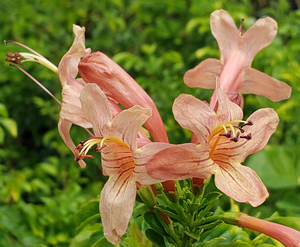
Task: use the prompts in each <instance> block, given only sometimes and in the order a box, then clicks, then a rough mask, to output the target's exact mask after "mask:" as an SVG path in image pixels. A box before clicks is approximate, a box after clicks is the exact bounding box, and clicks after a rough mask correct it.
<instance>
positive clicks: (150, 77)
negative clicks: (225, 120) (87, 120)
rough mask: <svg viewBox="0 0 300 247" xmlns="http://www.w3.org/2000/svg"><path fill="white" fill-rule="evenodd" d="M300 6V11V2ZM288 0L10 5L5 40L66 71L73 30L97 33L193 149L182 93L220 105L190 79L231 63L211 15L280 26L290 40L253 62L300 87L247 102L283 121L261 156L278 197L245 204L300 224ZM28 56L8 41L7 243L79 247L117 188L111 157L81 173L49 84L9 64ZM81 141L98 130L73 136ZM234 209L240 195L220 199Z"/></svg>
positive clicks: (297, 16)
mask: <svg viewBox="0 0 300 247" xmlns="http://www.w3.org/2000/svg"><path fill="white" fill-rule="evenodd" d="M297 2H298V5H297ZM299 7H300V6H299V1H292V0H290V1H287V0H276V1H271V0H253V1H250V0H242V1H237V0H236V1H226V0H176V1H170V0H152V1H146V0H132V1H129V0H101V1H95V0H85V1H82V0H72V1H60V0H52V1H50V0H39V1H38V0H34V1H33V0H26V1H25V0H19V1H11V0H1V1H0V11H1V15H0V40H15V41H18V42H21V43H24V44H26V45H27V46H29V47H31V48H33V49H34V50H36V51H37V52H39V53H40V54H42V55H43V56H45V57H46V58H48V59H49V60H50V61H52V62H53V63H54V64H56V65H58V63H59V61H60V59H61V57H62V56H63V55H64V53H66V51H67V50H68V49H69V47H70V45H71V44H72V41H73V38H74V36H73V33H72V24H73V23H75V24H77V25H80V26H85V27H86V47H91V48H92V51H98V50H100V51H102V52H104V53H105V54H107V55H108V56H109V57H111V58H113V59H114V60H115V61H116V62H117V63H118V64H120V65H121V66H122V67H123V68H124V69H125V70H126V71H127V72H128V73H129V74H130V75H131V76H132V77H133V78H135V79H136V81H137V82H138V83H139V84H140V85H141V86H142V87H143V88H144V89H145V90H146V91H147V92H148V93H149V95H150V96H151V97H152V98H153V100H154V101H155V103H156V105H157V107H158V109H159V111H160V113H161V115H162V118H163V120H164V123H165V126H166V129H167V132H168V135H169V138H170V142H171V143H184V142H189V139H190V137H191V133H190V132H188V131H186V130H182V129H181V128H180V126H179V125H178V124H177V123H176V121H175V120H174V118H173V115H172V111H171V108H172V103H173V101H174V99H175V98H176V97H177V96H178V95H179V94H180V93H189V94H193V95H195V96H196V97H198V98H199V99H201V100H207V101H209V98H210V96H211V94H212V90H203V89H190V88H188V87H187V86H186V85H185V84H184V83H183V75H184V73H185V72H186V71H187V70H188V69H191V68H193V67H194V66H196V65H197V64H198V63H199V62H201V61H202V60H204V59H206V58H209V57H213V58H219V56H220V54H219V50H218V45H217V42H216V40H215V39H214V37H213V36H212V34H211V32H210V25H209V16H210V14H211V13H212V12H213V11H214V10H217V9H221V8H222V9H225V10H227V11H228V12H229V13H230V14H231V16H232V17H233V18H234V20H235V22H236V25H237V26H239V24H240V22H241V19H242V18H244V19H245V22H244V26H243V27H244V29H248V28H249V27H250V26H251V25H252V24H253V23H254V22H255V21H256V19H257V18H261V17H265V16H270V17H272V18H274V19H275V20H276V21H277V22H278V35H277V36H276V38H275V39H274V41H273V42H272V44H271V45H270V46H269V47H267V48H265V49H263V50H262V51H261V52H259V53H258V55H257V56H256V57H255V59H254V61H253V64H252V67H253V68H256V69H259V70H261V71H263V72H265V73H267V74H269V75H271V76H273V77H275V78H277V79H279V80H282V81H285V82H287V83H288V84H289V85H290V86H292V88H293V92H292V96H291V98H290V99H289V100H285V101H282V102H277V103H274V102H271V101H270V100H268V99H266V98H264V97H261V96H255V95H247V96H245V108H244V112H245V116H246V117H247V116H248V115H250V114H251V113H252V112H253V111H255V110H257V109H259V108H262V107H272V108H274V109H275V110H276V111H277V113H278V114H279V116H280V119H281V122H280V125H279V127H278V130H277V131H276V133H275V134H274V135H273V136H272V138H271V140H270V142H269V144H268V146H267V147H266V148H265V149H264V150H263V151H261V152H259V153H258V154H254V155H252V156H251V157H249V158H248V159H247V160H246V162H245V163H244V164H246V165H249V166H251V167H252V168H253V169H255V170H256V172H257V173H258V174H259V175H260V176H261V178H262V180H263V182H264V183H265V184H266V186H267V187H268V190H269V192H270V197H269V198H268V199H267V201H266V202H265V203H264V204H263V205H262V206H259V207H258V208H251V207H250V206H249V205H245V204H241V205H240V208H241V209H242V210H244V211H245V212H248V213H249V214H251V215H256V214H257V213H258V212H260V213H261V216H262V217H269V216H270V215H271V214H272V213H274V212H275V211H278V212H279V214H280V215H282V216H298V217H300V152H299V148H300V132H299V130H300V128H299V116H300V65H299V61H300V55H299V54H300V53H299V52H300V10H299ZM9 51H10V52H16V51H25V50H24V49H22V48H21V47H18V46H16V45H13V44H8V45H4V43H2V45H0V54H1V57H2V59H1V60H0V246H4V247H6V246H17V247H18V246H34V245H36V244H45V245H47V246H69V245H70V243H71V241H72V239H73V238H74V236H76V227H75V221H76V217H75V216H76V213H77V211H78V210H79V209H80V207H81V206H82V205H83V204H84V203H86V202H87V201H89V200H90V199H93V198H96V197H97V195H99V193H100V190H101V188H102V186H103V183H104V182H105V179H106V178H105V177H103V175H102V172H101V165H100V157H98V156H99V155H96V157H95V159H93V160H88V161H87V163H88V165H87V168H85V169H80V167H79V165H78V164H77V163H76V162H75V161H74V158H73V155H72V153H71V152H70V151H69V150H68V148H67V147H66V146H65V145H64V143H63V141H62V140H61V138H60V136H59V134H58V131H57V122H58V114H59V105H58V104H57V103H56V102H55V101H54V100H53V99H51V98H50V97H49V96H48V95H47V94H46V93H45V92H44V91H43V90H42V89H41V88H39V87H38V86H37V85H36V84H35V83H34V82H32V81H31V80H30V79H29V78H27V77H26V76H25V75H24V74H22V73H21V72H19V71H18V70H17V69H16V68H14V67H10V66H9V64H8V63H6V62H4V59H5V54H6V52H9ZM25 65H26V68H25V69H26V70H27V71H28V72H29V73H30V74H31V75H33V76H34V77H35V78H36V79H38V80H39V81H40V82H41V83H42V84H43V85H45V86H46V87H47V88H48V89H49V90H50V91H51V92H52V93H54V94H55V95H56V96H57V97H58V98H59V99H61V86H60V82H59V80H58V77H57V75H56V74H54V73H53V72H51V71H49V70H47V68H44V67H43V66H40V65H37V64H33V63H26V64H25ZM72 136H73V138H74V139H75V142H79V141H82V140H84V139H85V138H86V137H87V135H86V133H85V132H84V131H82V130H81V129H80V128H76V127H74V128H73V129H72ZM220 205H222V206H223V207H224V208H225V209H228V207H229V199H228V198H226V197H225V196H224V197H222V200H221V202H220Z"/></svg>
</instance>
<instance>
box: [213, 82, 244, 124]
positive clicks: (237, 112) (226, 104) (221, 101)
mask: <svg viewBox="0 0 300 247" xmlns="http://www.w3.org/2000/svg"><path fill="white" fill-rule="evenodd" d="M216 92H217V94H218V110H217V118H219V120H220V124H221V123H226V122H227V123H228V122H230V121H232V120H241V119H243V110H242V109H241V108H240V107H239V106H238V105H237V104H235V103H233V102H231V101H230V100H229V99H228V96H227V94H226V93H225V92H224V91H223V90H222V89H221V88H220V86H219V83H217V85H216Z"/></svg>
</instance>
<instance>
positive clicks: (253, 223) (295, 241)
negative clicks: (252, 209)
mask: <svg viewBox="0 0 300 247" xmlns="http://www.w3.org/2000/svg"><path fill="white" fill-rule="evenodd" d="M223 220H224V222H226V223H229V224H234V225H238V226H241V227H246V228H248V229H251V230H254V231H257V232H261V233H263V234H266V235H267V236H269V237H271V238H274V239H276V240H278V241H279V242H280V243H282V244H283V245H284V246H285V247H299V246H300V232H299V231H297V230H295V229H293V228H290V227H287V226H284V225H280V224H277V223H273V222H269V221H266V220H262V219H257V218H255V217H252V216H249V215H247V214H244V213H225V214H224V215H223Z"/></svg>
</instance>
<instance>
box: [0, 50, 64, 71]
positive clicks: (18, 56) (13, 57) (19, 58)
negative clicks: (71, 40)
mask: <svg viewBox="0 0 300 247" xmlns="http://www.w3.org/2000/svg"><path fill="white" fill-rule="evenodd" d="M6 56H7V58H6V59H5V61H7V62H11V63H15V64H18V65H21V66H23V67H25V65H24V64H23V63H24V62H35V63H38V64H42V65H44V66H45V67H47V68H48V69H50V70H52V71H53V72H54V73H56V74H58V68H57V67H56V66H55V65H54V64H53V63H51V62H50V61H49V60H47V59H46V58H44V57H41V56H37V55H35V54H32V53H28V52H15V53H12V52H8V53H6Z"/></svg>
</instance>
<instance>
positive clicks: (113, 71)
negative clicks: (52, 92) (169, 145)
mask: <svg viewBox="0 0 300 247" xmlns="http://www.w3.org/2000/svg"><path fill="white" fill-rule="evenodd" d="M78 67H79V74H80V75H81V77H82V78H83V79H84V81H86V82H87V83H95V84H97V85H98V86H99V87H100V88H101V89H102V90H103V92H104V93H105V94H106V95H107V96H108V97H111V98H112V99H114V100H115V101H116V102H118V103H120V104H121V105H123V106H124V107H125V108H130V107H132V106H134V105H140V106H142V107H145V108H149V109H151V110H152V116H151V117H150V118H149V119H148V120H147V121H146V123H145V127H146V128H147V129H148V131H149V132H150V134H151V135H152V136H153V139H154V140H155V141H158V142H168V137H167V134H166V130H165V128H164V124H163V122H162V119H161V117H160V114H159V112H158V110H157V108H156V106H155V104H154V102H153V100H152V99H151V98H150V96H149V95H148V94H147V93H146V92H145V91H144V90H143V89H142V88H141V87H140V85H139V84H138V83H137V82H136V81H135V80H134V79H133V78H132V77H131V76H130V75H128V74H127V73H126V72H125V70H123V69H122V68H121V67H120V66H119V65H118V64H116V63H115V62H114V61H113V60H111V59H110V58H109V57H107V56H106V55H105V54H103V53H102V52H95V53H92V54H90V55H89V56H86V57H84V58H83V59H82V60H81V61H80V63H79V66H78Z"/></svg>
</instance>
